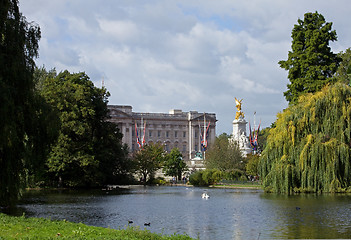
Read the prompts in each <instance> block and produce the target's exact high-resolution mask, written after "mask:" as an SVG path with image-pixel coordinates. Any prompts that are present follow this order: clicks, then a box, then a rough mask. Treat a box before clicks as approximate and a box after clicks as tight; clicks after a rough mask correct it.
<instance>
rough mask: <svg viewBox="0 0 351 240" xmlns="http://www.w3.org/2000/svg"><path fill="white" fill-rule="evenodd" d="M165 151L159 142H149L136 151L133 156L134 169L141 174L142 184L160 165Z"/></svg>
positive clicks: (151, 176) (150, 177)
mask: <svg viewBox="0 0 351 240" xmlns="http://www.w3.org/2000/svg"><path fill="white" fill-rule="evenodd" d="M164 158H165V152H164V150H163V146H162V145H161V144H150V145H146V146H144V149H141V150H140V151H138V152H136V153H135V155H134V158H133V167H134V171H135V172H136V173H137V174H138V175H140V176H142V178H143V181H144V184H146V182H147V180H148V178H149V179H152V178H153V176H154V174H155V172H156V171H157V170H159V169H160V168H161V167H162V164H163V162H164Z"/></svg>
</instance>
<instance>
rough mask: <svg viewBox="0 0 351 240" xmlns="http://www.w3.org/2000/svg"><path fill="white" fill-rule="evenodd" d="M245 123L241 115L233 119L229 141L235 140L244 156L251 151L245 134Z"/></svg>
mask: <svg viewBox="0 0 351 240" xmlns="http://www.w3.org/2000/svg"><path fill="white" fill-rule="evenodd" d="M246 124H247V122H246V121H245V119H244V118H243V117H241V116H240V117H239V118H238V119H235V120H234V121H233V136H232V139H231V141H236V142H237V143H238V144H239V148H240V150H241V151H242V154H243V156H244V157H245V156H246V155H247V154H249V153H251V152H252V149H251V147H250V142H249V139H248V137H247V136H246Z"/></svg>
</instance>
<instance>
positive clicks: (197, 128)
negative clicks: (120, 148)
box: [108, 105, 217, 165]
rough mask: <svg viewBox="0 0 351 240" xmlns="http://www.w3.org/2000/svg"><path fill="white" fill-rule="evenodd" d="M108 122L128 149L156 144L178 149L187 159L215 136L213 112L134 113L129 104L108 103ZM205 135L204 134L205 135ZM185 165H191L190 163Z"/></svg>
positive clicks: (169, 148)
mask: <svg viewBox="0 0 351 240" xmlns="http://www.w3.org/2000/svg"><path fill="white" fill-rule="evenodd" d="M108 109H109V110H110V117H111V119H110V121H111V122H113V123H115V124H117V126H118V128H119V129H120V131H121V133H122V134H123V143H126V144H127V145H128V146H129V149H130V151H132V152H134V151H138V150H139V149H140V145H142V144H150V143H158V144H162V145H163V146H164V149H165V151H167V152H170V151H171V150H172V148H178V149H179V150H180V152H181V153H182V154H183V159H184V160H185V161H186V162H188V161H190V160H192V159H194V158H195V156H196V155H197V156H198V155H199V154H198V153H199V152H201V151H203V147H204V146H205V147H206V146H207V145H211V144H212V143H213V142H214V140H215V138H216V121H217V120H216V114H214V113H199V112H197V111H190V112H183V111H182V110H176V109H173V110H170V111H169V113H137V112H133V109H132V107H131V106H120V105H108ZM204 136H205V137H204ZM188 165H193V164H189V162H188Z"/></svg>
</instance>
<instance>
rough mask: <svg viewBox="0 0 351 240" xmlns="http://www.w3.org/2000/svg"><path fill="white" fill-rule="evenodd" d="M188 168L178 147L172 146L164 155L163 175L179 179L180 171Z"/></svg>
mask: <svg viewBox="0 0 351 240" xmlns="http://www.w3.org/2000/svg"><path fill="white" fill-rule="evenodd" d="M187 169H188V167H187V165H186V163H185V162H184V160H183V155H182V153H181V152H180V151H179V149H178V148H173V149H172V150H171V152H170V153H168V154H167V155H166V157H165V162H164V166H163V171H164V173H165V175H167V176H172V177H177V179H178V180H181V177H182V173H183V172H184V171H186V170H187Z"/></svg>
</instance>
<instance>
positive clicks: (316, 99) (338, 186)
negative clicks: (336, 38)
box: [259, 83, 351, 193]
mask: <svg viewBox="0 0 351 240" xmlns="http://www.w3.org/2000/svg"><path fill="white" fill-rule="evenodd" d="M350 144H351V87H349V86H347V85H344V84H342V83H336V84H334V85H331V86H326V87H324V88H323V89H322V91H320V92H317V93H315V94H312V93H310V94H307V95H304V96H301V97H300V98H299V101H298V103H297V104H295V105H291V106H289V107H288V108H287V109H285V110H284V111H283V112H282V113H280V114H278V119H277V121H276V127H275V128H272V129H271V130H270V134H269V136H268V139H267V146H266V148H265V150H264V151H263V153H262V156H261V158H260V163H259V169H260V173H261V176H262V179H263V185H264V187H265V188H266V190H270V191H274V192H284V193H291V192H293V191H295V192H305V191H308V192H343V191H350V190H351V174H350V173H351V162H350V160H351V158H350V157H351V151H350V149H351V148H350V146H351V145H350Z"/></svg>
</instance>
